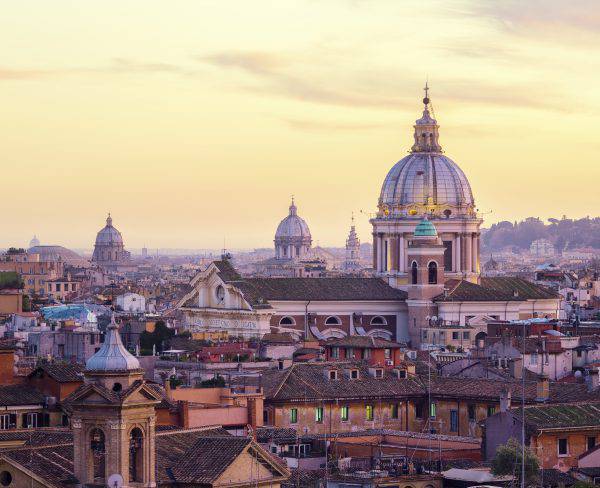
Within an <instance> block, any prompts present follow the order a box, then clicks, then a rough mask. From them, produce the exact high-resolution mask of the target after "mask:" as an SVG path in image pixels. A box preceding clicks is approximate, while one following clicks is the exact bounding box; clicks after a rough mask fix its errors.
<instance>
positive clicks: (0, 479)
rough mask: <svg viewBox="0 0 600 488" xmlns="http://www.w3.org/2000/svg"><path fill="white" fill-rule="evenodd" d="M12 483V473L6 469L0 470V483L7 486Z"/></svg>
mask: <svg viewBox="0 0 600 488" xmlns="http://www.w3.org/2000/svg"><path fill="white" fill-rule="evenodd" d="M11 483H12V474H10V473H9V472H8V471H2V473H0V485H2V486H9V485H10V484H11Z"/></svg>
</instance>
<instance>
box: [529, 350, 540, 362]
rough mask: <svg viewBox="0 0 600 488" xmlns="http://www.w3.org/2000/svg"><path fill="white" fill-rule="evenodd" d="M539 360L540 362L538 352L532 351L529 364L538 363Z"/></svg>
mask: <svg viewBox="0 0 600 488" xmlns="http://www.w3.org/2000/svg"><path fill="white" fill-rule="evenodd" d="M537 362H538V355H537V352H534V353H531V356H529V364H537Z"/></svg>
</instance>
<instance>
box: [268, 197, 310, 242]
mask: <svg viewBox="0 0 600 488" xmlns="http://www.w3.org/2000/svg"><path fill="white" fill-rule="evenodd" d="M297 211H298V209H297V208H296V205H295V204H294V200H292V204H291V205H290V213H289V215H288V216H287V217H286V218H285V219H283V220H282V221H281V222H280V223H279V225H278V226H277V231H276V232H275V239H278V238H288V237H299V238H303V239H311V235H310V230H309V229H308V224H307V223H306V222H305V221H304V219H303V218H301V217H299V216H298V213H297Z"/></svg>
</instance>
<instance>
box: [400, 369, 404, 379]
mask: <svg viewBox="0 0 600 488" xmlns="http://www.w3.org/2000/svg"><path fill="white" fill-rule="evenodd" d="M398 378H401V379H403V378H406V370H405V369H399V370H398Z"/></svg>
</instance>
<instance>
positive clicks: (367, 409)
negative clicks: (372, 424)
mask: <svg viewBox="0 0 600 488" xmlns="http://www.w3.org/2000/svg"><path fill="white" fill-rule="evenodd" d="M365 418H366V420H373V405H367V406H366V407H365Z"/></svg>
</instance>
